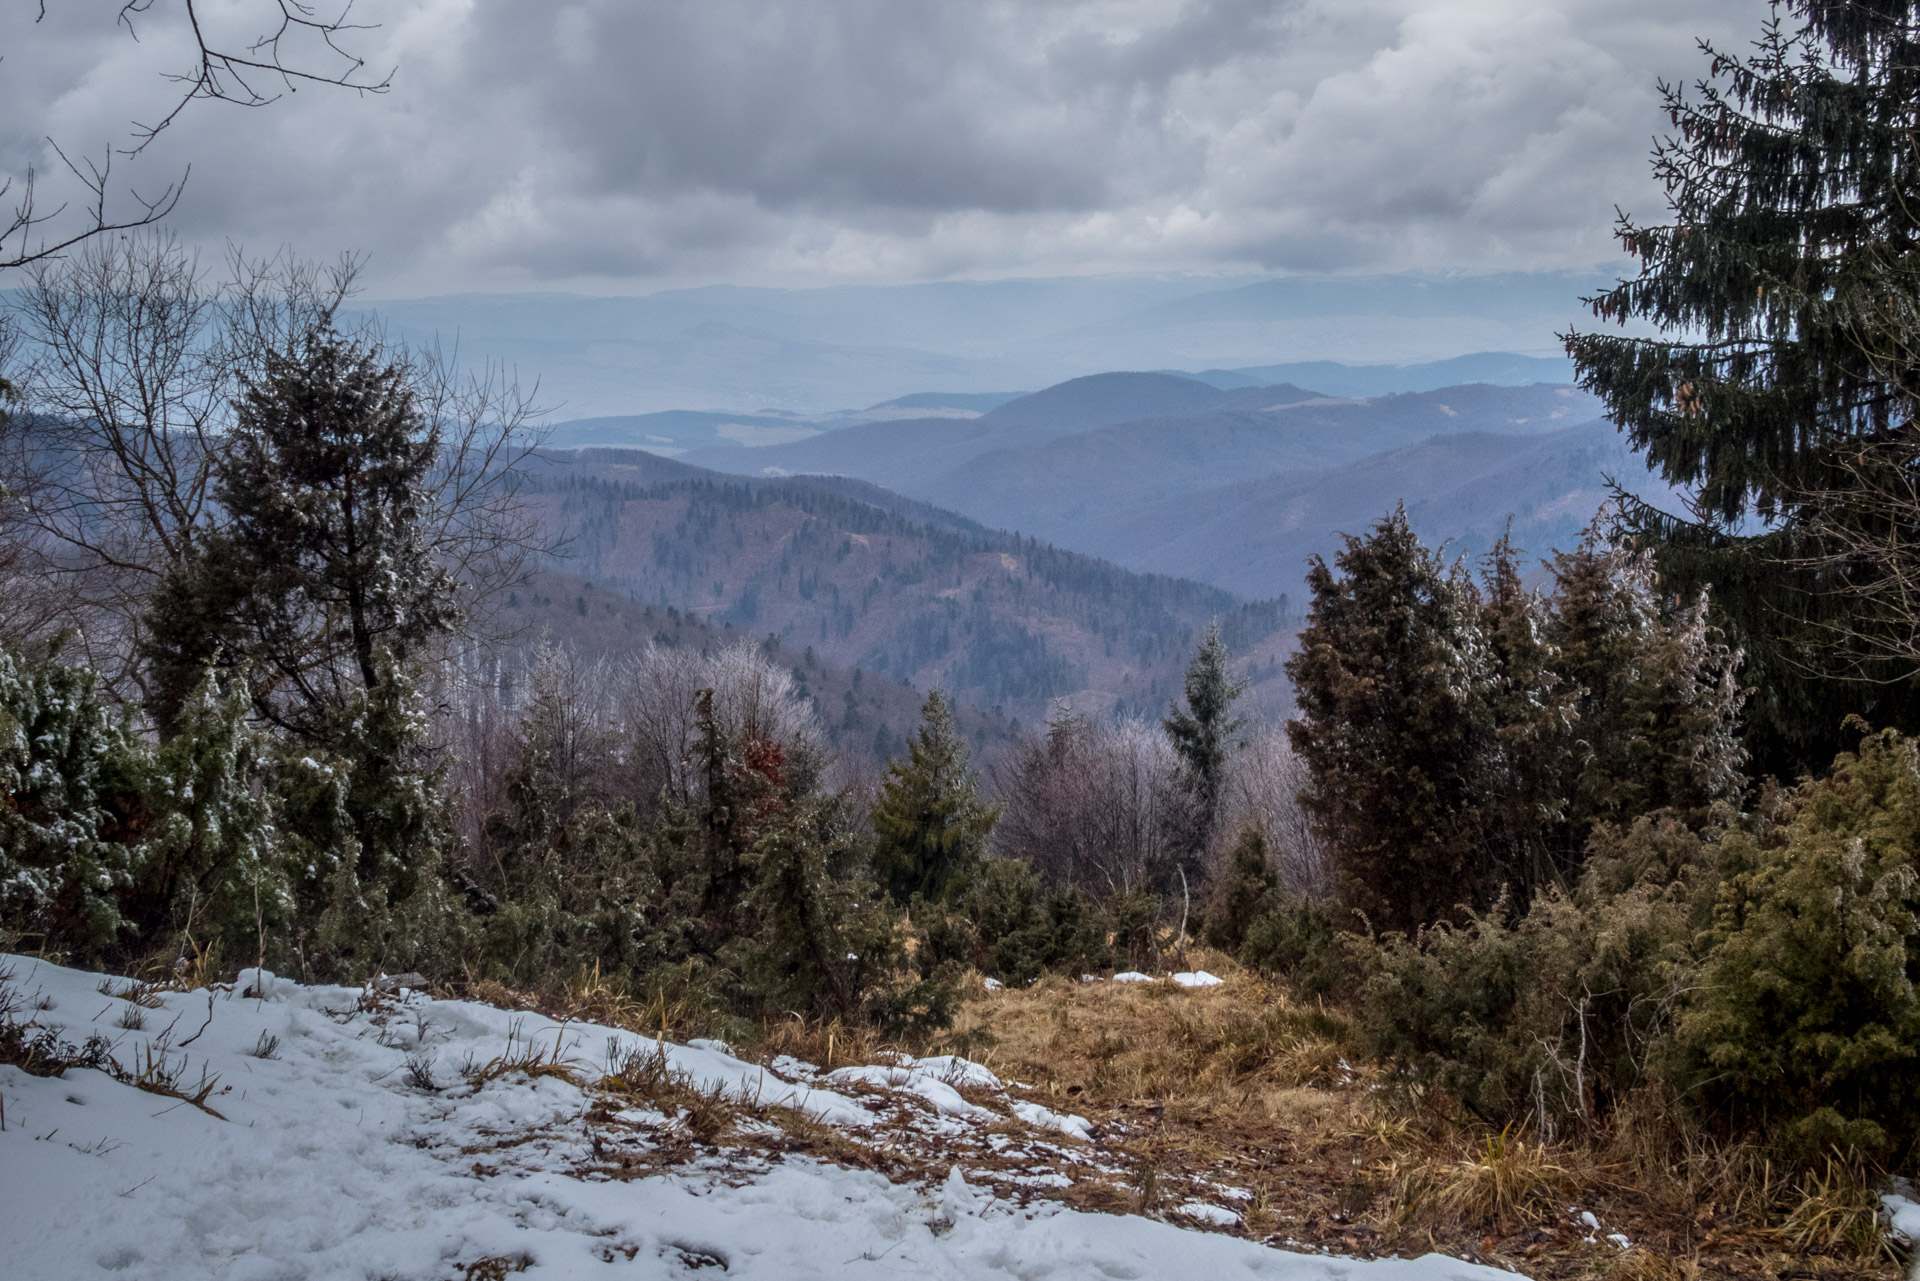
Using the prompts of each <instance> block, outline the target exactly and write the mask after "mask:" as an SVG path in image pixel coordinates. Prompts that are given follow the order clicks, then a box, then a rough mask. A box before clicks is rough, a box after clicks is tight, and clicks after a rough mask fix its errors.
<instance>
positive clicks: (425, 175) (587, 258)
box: [0, 0, 1766, 296]
mask: <svg viewBox="0 0 1920 1281" xmlns="http://www.w3.org/2000/svg"><path fill="white" fill-rule="evenodd" d="M331 2H334V0H320V3H321V4H322V5H325V4H328V3H331ZM152 7H153V12H152V13H150V14H149V15H147V16H146V17H145V18H144V19H142V20H141V22H140V26H139V28H138V32H137V35H138V39H134V38H132V37H130V36H129V34H128V32H127V30H126V29H125V28H124V27H116V26H115V24H114V22H113V15H114V13H115V11H117V10H118V9H119V5H118V3H108V2H107V0H47V5H46V8H47V14H46V17H45V19H44V20H41V21H37V22H36V21H35V20H34V9H35V6H34V5H32V4H28V3H25V0H10V2H9V3H6V4H5V5H3V6H0V52H4V55H5V56H4V61H0V165H4V166H5V167H6V168H8V169H10V170H11V171H13V172H14V173H16V174H18V173H21V172H23V171H24V170H25V168H26V166H27V165H29V164H33V165H35V166H37V167H40V168H41V169H43V170H45V169H47V168H48V167H50V162H51V161H52V158H51V156H50V154H49V153H48V150H47V144H46V142H45V141H44V139H45V138H46V137H48V136H50V137H52V138H53V139H54V140H55V141H57V142H59V143H61V144H63V145H64V146H65V147H66V148H67V149H68V150H69V152H70V153H73V154H76V155H78V154H79V153H88V154H92V155H95V156H96V157H97V156H98V155H99V154H101V153H102V151H103V150H104V148H106V147H107V146H109V145H114V144H118V145H125V144H126V143H127V141H128V127H129V125H130V123H131V122H133V121H136V120H147V119H152V118H153V117H154V116H156V115H157V114H159V113H160V112H161V111H163V110H164V104H165V103H166V102H167V95H168V94H169V93H170V92H172V91H173V90H172V87H171V86H170V85H169V84H168V83H167V82H166V81H165V80H164V79H163V75H164V73H166V72H169V71H174V70H178V69H181V67H182V66H183V59H184V54H185V48H186V46H185V45H184V44H183V43H182V27H181V25H180V12H181V5H180V3H179V0H154V4H153V6H152ZM203 8H205V9H206V10H207V11H208V15H209V19H210V20H211V21H212V22H213V23H214V24H215V25H216V27H223V28H224V29H225V30H227V31H229V32H232V33H233V34H234V35H236V36H239V35H251V34H254V33H255V32H256V31H257V30H258V29H260V24H261V22H262V21H263V18H264V14H265V12H266V11H269V10H273V9H274V8H275V6H274V5H273V3H272V2H271V0H203ZM1765 13H1766V6H1765V4H1764V3H1761V2H1760V0H1296V2H1288V0H1266V2H1262V3H1254V2H1248V0H1213V2H1211V3H1208V2H1206V0H1025V2H1013V3H999V2H995V0H805V2H801V0H671V2H638V0H588V2H586V3H579V4H558V3H546V2H544V0H542V2H538V3H536V2H533V0H364V2H363V3H362V4H361V5H360V6H359V7H358V8H357V9H356V10H355V14H356V17H357V18H358V19H359V20H361V21H365V22H377V23H379V24H380V26H379V28H378V29H377V30H372V31H362V32H356V33H351V34H349V35H347V36H345V37H343V43H344V44H346V46H347V47H349V48H350V49H351V50H352V51H354V52H355V53H357V54H359V55H361V56H363V57H364V58H365V59H366V61H367V62H368V63H369V64H370V66H372V67H373V68H375V70H376V72H377V73H378V74H384V73H385V71H386V69H387V68H389V67H391V68H393V70H394V76H393V88H392V91H391V92H390V93H387V94H385V95H381V96H377V97H364V96H357V95H353V94H349V93H344V92H340V91H338V90H329V89H322V88H306V89H302V90H301V91H300V92H299V93H297V94H294V95H292V96H290V97H288V98H286V99H284V100H282V101H280V102H278V103H275V104H273V105H271V106H269V107H265V108H262V109H258V110H245V109H241V108H236V107H231V106H226V105H223V104H218V103H203V104H196V105H195V106H194V107H193V108H191V109H190V110H189V112H188V113H187V114H185V115H184V116H183V117H182V119H181V122H180V124H179V125H178V126H177V127H176V128H174V129H173V130H170V131H169V132H168V133H167V134H165V135H164V136H163V137H162V139H161V140H160V141H159V142H158V143H156V145H155V146H153V147H152V148H151V149H150V150H149V151H148V152H147V153H146V154H145V155H144V156H143V157H141V158H140V159H139V160H138V161H137V162H123V163H122V165H121V170H120V172H121V174H122V175H123V176H126V177H129V178H131V179H133V180H135V181H137V182H138V183H139V184H140V185H142V186H143V187H145V188H148V189H151V188H152V187H154V186H157V185H164V180H165V179H166V178H167V177H171V176H174V175H175V174H177V172H178V171H179V170H180V169H182V168H183V167H184V166H186V165H187V164H189V163H190V164H191V165H192V179H191V182H190V183H189V185H188V187H187V192H186V197H185V199H184V200H183V201H182V203H181V205H180V207H179V210H178V212H177V214H176V216H175V218H174V220H173V221H174V226H175V227H176V228H177V230H178V231H179V232H180V233H181V234H182V235H183V236H186V237H187V238H189V239H191V240H193V241H195V242H198V243H203V244H206V245H208V246H218V245H220V244H221V243H223V242H224V241H226V240H228V239H233V240H238V241H242V242H244V243H245V244H246V245H248V246H249V247H251V248H267V247H271V246H276V245H281V244H288V245H292V246H293V247H295V248H297V249H298V250H300V251H301V252H303V253H308V254H333V253H337V252H340V251H343V250H360V251H364V252H366V253H367V254H369V255H370V258H371V283H372V287H373V291H374V293H375V294H377V295H383V296H398V295H403V294H419V293H438V292H457V291H469V290H522V289H569V290H580V291H588V292H601V293H644V292H650V291H653V290H655V289H659V288H663V287H668V286H678V285H688V284H703V283H734V284H768V285H788V286H804V285H819V284H841V283H898V282H907V281H922V280H939V279H955V278H993V277H1006V276H1044V275H1061V274H1081V273H1093V272H1134V271H1152V272H1161V271H1197V272H1240V271H1248V270H1255V271H1275V272H1382V271H1399V270H1407V269H1417V270H1466V271H1474V270H1494V269H1498V270H1513V269H1560V268H1590V267H1592V266H1594V265H1596V264H1601V263H1607V262H1610V261H1611V237H1610V235H1609V229H1610V226H1611V223H1612V216H1613V209H1614V206H1615V205H1616V204H1617V205H1622V206H1625V207H1626V208H1628V209H1630V210H1632V211H1635V212H1639V213H1642V214H1654V213H1657V212H1658V210H1659V207H1660V205H1659V196H1658V193H1657V192H1656V191H1655V189H1654V188H1653V187H1652V185H1651V183H1650V181H1649V179H1648V176H1647V151H1648V147H1649V143H1650V141H1651V139H1652V136H1653V135H1654V134H1655V133H1656V132H1658V131H1659V130H1661V129H1662V127H1663V126H1664V124H1665V121H1664V117H1663V116H1662V115H1661V113H1660V110H1659V102H1658V97H1657V94H1656V91H1655V84H1656V81H1658V80H1659V79H1660V78H1662V77H1665V78H1668V79H1675V78H1678V79H1682V80H1687V81H1691V80H1693V79H1695V78H1697V77H1698V76H1699V75H1700V74H1701V72H1702V70H1703V64H1702V61H1701V59H1700V57H1699V56H1698V54H1697V53H1696V51H1695V48H1694V39H1695V37H1697V36H1702V35H1704V36H1709V37H1712V38H1713V39H1715V40H1716V41H1720V42H1723V43H1726V44H1729V45H1741V44H1744V43H1745V42H1746V41H1748V40H1750V39H1751V38H1752V37H1753V35H1754V34H1756V33H1757V31H1758V28H1759V23H1760V21H1761V20H1762V19H1763V18H1764V16H1765ZM302 56H303V57H305V58H306V60H307V61H308V63H309V64H310V65H321V64H319V63H318V61H317V59H315V58H314V57H312V56H311V55H302ZM46 190H47V191H48V192H52V191H54V190H55V188H54V187H53V186H49V187H48V188H47V189H46Z"/></svg>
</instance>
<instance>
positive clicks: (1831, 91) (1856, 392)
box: [1568, 0, 1920, 776]
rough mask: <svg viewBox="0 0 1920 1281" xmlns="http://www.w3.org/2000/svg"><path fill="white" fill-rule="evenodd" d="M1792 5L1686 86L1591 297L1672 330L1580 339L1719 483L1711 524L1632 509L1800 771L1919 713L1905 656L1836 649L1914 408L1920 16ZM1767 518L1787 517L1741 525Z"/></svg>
mask: <svg viewBox="0 0 1920 1281" xmlns="http://www.w3.org/2000/svg"><path fill="white" fill-rule="evenodd" d="M1786 9H1787V12H1786V14H1784V15H1779V14H1776V18H1775V20H1774V21H1772V22H1770V23H1769V24H1768V25H1767V26H1766V27H1765V28H1764V29H1763V31H1762V32H1761V34H1760V39H1759V40H1758V42H1757V43H1756V45H1755V46H1754V48H1753V50H1752V51H1751V52H1748V53H1735V52H1726V51H1722V50H1718V49H1713V50H1709V57H1710V59H1711V75H1712V79H1711V80H1710V82H1708V83H1707V84H1705V85H1702V86H1701V88H1700V90H1699V92H1698V93H1697V94H1696V95H1695V96H1694V97H1692V98H1689V97H1687V96H1686V95H1685V94H1684V93H1683V92H1682V91H1681V90H1680V89H1679V88H1677V87H1676V88H1672V89H1668V90H1667V91H1666V96H1667V109H1668V114H1669V116H1670V118H1671V119H1672V121H1673V124H1674V129H1675V132H1674V135H1673V136H1672V137H1671V138H1670V139H1669V140H1667V141H1665V142H1663V143H1662V144H1661V145H1660V146H1659V147H1658V148H1657V149H1656V151H1655V153H1654V171H1655V174H1656V176H1657V177H1658V178H1659V179H1660V180H1661V182H1662V183H1663V184H1664V186H1665V188H1666V196H1667V204H1668V216H1667V220H1666V222H1665V223H1664V224H1644V223H1639V222H1635V221H1632V220H1630V219H1623V220H1622V222H1621V225H1620V228H1619V236H1620V240H1621V243H1622V244H1623V246H1624V247H1625V249H1626V250H1627V252H1628V253H1630V254H1632V255H1634V256H1635V257H1637V258H1638V259H1639V260H1640V271H1639V274H1638V275H1637V276H1636V277H1635V278H1633V279H1631V280H1627V281H1624V282H1622V283H1621V284H1620V285H1619V286H1618V287H1616V288H1615V289H1613V290H1611V291H1609V292H1607V293H1605V294H1603V295H1601V296H1600V297H1598V298H1596V299H1594V300H1592V301H1593V306H1594V310H1595V313H1596V314H1597V315H1598V316H1599V317H1600V318H1601V319H1603V320H1628V319H1634V320H1638V321H1642V322H1650V323H1651V324H1652V325H1653V326H1654V327H1655V328H1657V329H1658V330H1659V331H1660V332H1661V333H1662V334H1663V335H1668V336H1665V337H1660V338H1627V337H1621V336H1617V335H1614V334H1606V333H1582V334H1573V335H1570V336H1569V338H1568V348H1569V350H1570V351H1571V353H1572V354H1573V356H1574V359H1575V361H1576V363H1577V364H1578V366H1579V369H1580V378H1581V382H1582V383H1583V385H1585V386H1586V387H1587V388H1588V389H1590V390H1592V391H1593V392H1595V393H1596V394H1598V395H1600V396H1601V397H1602V398H1603V399H1604V400H1605V401H1606V402H1607V405H1608V409H1609V415H1610V417H1612V418H1613V420H1614V421H1615V422H1617V423H1619V424H1620V426H1621V427H1622V428H1623V429H1624V430H1626V432H1627V433H1628V434H1629V436H1630V437H1631V438H1632V440H1633V443H1634V445H1635V446H1636V448H1639V449H1642V450H1644V451H1645V452H1646V455H1647V458H1648V460H1649V464H1650V465H1651V466H1653V467H1656V468H1658V469H1659V471H1660V473H1661V475H1662V476H1663V477H1664V478H1665V479H1666V480H1667V481H1669V482H1671V483H1675V484H1678V485H1682V486H1685V487H1687V488H1690V489H1694V490H1697V492H1698V494H1699V497H1700V499H1701V502H1702V505H1703V507H1704V509H1705V512H1706V513H1707V514H1708V519H1707V520H1706V521H1705V522H1704V523H1696V522H1694V521H1691V520H1686V519H1677V518H1671V517H1666V516H1663V515H1662V514H1660V513H1658V512H1655V511H1652V510H1650V509H1648V508H1645V507H1643V506H1641V505H1638V504H1631V503H1630V504H1628V505H1627V509H1626V512H1625V519H1624V524H1625V526H1626V529H1627V532H1629V533H1631V534H1632V535H1633V536H1634V537H1635V539H1636V541H1637V543H1638V545H1640V546H1642V547H1647V548H1654V549H1656V550H1657V553H1658V558H1659V563H1660V568H1661V572H1662V574H1663V576H1664V577H1665V581H1666V586H1667V587H1668V589H1669V590H1672V591H1676V592H1678V593H1680V594H1682V595H1683V596H1686V597H1692V596H1694V595H1696V594H1697V593H1698V592H1699V591H1700V590H1701V589H1702V588H1704V587H1706V586H1708V585H1711V586H1712V587H1713V588H1714V590H1715V605H1716V609H1717V612H1718V615H1719V618H1720V621H1721V622H1722V623H1723V625H1725V626H1726V628H1727V631H1728V633H1729V635H1730V636H1731V637H1732V638H1733V640H1734V642H1735V643H1737V644H1739V645H1741V646H1742V647H1744V648H1745V649H1746V650H1747V652H1748V654H1749V659H1750V668H1749V677H1750V679H1751V680H1752V683H1753V684H1754V685H1755V686H1756V687H1757V688H1758V689H1759V690H1760V697H1759V698H1758V699H1757V700H1756V702H1755V704H1754V707H1753V709H1752V713H1751V715H1750V718H1749V724H1750V745H1751V746H1752V747H1753V749H1754V750H1755V753H1756V756H1757V759H1758V761H1759V763H1760V765H1761V766H1762V768H1763V769H1765V770H1768V771H1770V772H1775V773H1778V774H1781V775H1786V776H1790V775H1791V774H1793V773H1795V772H1797V771H1798V770H1799V769H1800V768H1803V767H1816V766H1819V765H1822V764H1824V762H1825V759H1826V758H1829V757H1830V756H1831V754H1832V753H1833V752H1834V751H1835V750H1837V749H1838V746H1839V741H1838V735H1839V732H1840V723H1841V720H1842V718H1843V717H1844V716H1845V715H1846V714H1847V713H1849V712H1854V711H1866V712H1868V713H1869V714H1870V715H1872V716H1873V717H1874V718H1875V719H1876V720H1877V721H1879V722H1881V723H1893V724H1896V725H1899V726H1900V727H1902V728H1906V729H1909V730H1911V729H1916V728H1920V687H1917V686H1916V685H1915V684H1914V683H1913V682H1912V681H1911V680H1909V679H1906V677H1907V675H1908V672H1907V670H1906V669H1905V668H1903V667H1900V666H1897V665H1894V664H1890V663H1887V662H1885V661H1880V662H1873V663H1868V664H1867V665H1866V670H1864V671H1860V672H1857V673H1856V672H1853V671H1852V669H1851V668H1850V667H1849V665H1848V664H1847V663H1845V662H1844V661H1842V659H1841V658H1840V656H1839V655H1837V654H1836V652H1835V651H1836V648H1837V646H1836V642H1839V641H1841V640H1843V638H1844V637H1845V636H1846V635H1847V634H1848V632H1849V631H1850V630H1851V629H1852V628H1853V627H1855V626H1856V625H1857V624H1858V622H1859V621H1860V620H1859V619H1858V618H1857V617H1855V615H1854V611H1853V609H1852V606H1851V602H1850V598H1849V589H1851V588H1856V587H1859V586H1861V585H1863V584H1870V583H1871V582H1872V581H1874V580H1875V578H1876V576H1877V575H1879V574H1880V573H1881V572H1882V571H1881V570H1880V569H1879V568H1877V567H1876V566H1874V565H1873V564H1872V563H1871V562H1870V561H1865V560H1861V561H1855V562H1853V563H1851V564H1848V565H1845V566H1844V567H1842V566H1839V565H1835V564H1833V563H1832V562H1831V561H1830V559H1829V558H1830V556H1831V553H1832V552H1833V551H1834V549H1835V548H1836V547H1839V546H1845V545H1846V544H1847V542H1848V541H1849V540H1848V539H1847V538H1845V537H1841V538H1839V539H1837V540H1836V538H1835V537H1834V535H1835V534H1836V533H1837V532H1840V531H1845V530H1852V531H1856V532H1865V533H1867V534H1869V535H1871V536H1875V537H1877V536H1878V535H1877V534H1876V533H1875V531H1874V529H1873V527H1872V526H1873V519H1874V518H1873V517H1872V516H1871V514H1870V513H1868V512H1863V511H1861V510H1860V509H1858V508H1855V507H1853V505H1852V503H1851V499H1850V495H1849V492H1848V491H1849V490H1850V489H1852V487H1853V485H1854V482H1855V479H1857V477H1856V476H1850V475H1849V473H1848V471H1847V467H1848V463H1849V461H1850V459H1852V458H1854V457H1857V456H1858V451H1859V449H1860V448H1861V446H1862V445H1865V444H1868V443H1870V442H1876V441H1886V440H1890V439H1894V438H1896V437H1897V435H1898V433H1899V432H1900V431H1901V430H1902V429H1903V424H1904V423H1905V422H1906V421H1907V420H1908V419H1909V417H1910V414H1911V393H1912V388H1911V386H1903V385H1902V384H1903V383H1905V382H1908V381H1909V380H1908V379H1907V378H1906V373H1907V370H1908V368H1910V366H1911V361H1910V354H1911V346H1910V343H1911V339H1910V338H1908V337H1907V334H1908V333H1909V332H1910V328H1911V327H1910V323H1909V318H1910V316H1911V315H1912V313H1913V303H1914V300H1915V299H1916V298H1920V287H1917V286H1920V280H1916V277H1915V275H1914V272H1913V270H1912V262H1913V253H1914V248H1915V236H1914V230H1913V228H1914V225H1915V224H1914V221H1913V218H1912V212H1911V211H1912V209H1913V207H1914V201H1915V197H1916V194H1917V193H1920V153H1916V152H1915V149H1914V147H1913V145H1912V139H1913V136H1914V130H1915V128H1916V127H1917V126H1920V14H1917V13H1916V9H1915V6H1914V5H1913V4H1912V3H1910V2H1908V0H1887V2H1885V3H1881V2H1875V3H1868V4H1859V3H1842V2H1840V0H1795V2H1794V3H1792V4H1790V5H1787V6H1786ZM1749 511H1754V512H1757V513H1759V514H1760V515H1761V516H1763V517H1766V518H1768V519H1769V520H1772V521H1774V522H1775V524H1774V527H1773V528H1771V529H1768V530H1756V529H1754V528H1753V527H1752V526H1750V525H1748V526H1742V525H1740V524H1739V523H1738V522H1740V520H1741V518H1742V517H1743V516H1744V515H1746V514H1747V513H1748V512H1749ZM1854 674H1857V675H1861V676H1864V677H1866V678H1867V679H1865V680H1858V681H1856V680H1848V679H1844V678H1845V677H1847V676H1849V675H1854Z"/></svg>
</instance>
